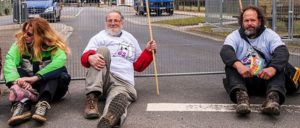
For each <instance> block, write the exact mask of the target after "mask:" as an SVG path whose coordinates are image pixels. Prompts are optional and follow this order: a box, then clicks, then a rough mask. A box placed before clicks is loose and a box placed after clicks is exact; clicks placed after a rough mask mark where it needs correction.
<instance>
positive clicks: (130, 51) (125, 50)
mask: <svg viewBox="0 0 300 128" xmlns="http://www.w3.org/2000/svg"><path fill="white" fill-rule="evenodd" d="M134 50H135V49H134V46H133V45H132V44H131V43H128V42H126V41H122V42H121V43H119V44H118V49H117V51H116V52H115V53H114V54H113V57H122V58H125V59H126V60H129V61H133V60H134Z"/></svg>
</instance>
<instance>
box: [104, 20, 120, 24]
mask: <svg viewBox="0 0 300 128" xmlns="http://www.w3.org/2000/svg"><path fill="white" fill-rule="evenodd" d="M106 22H108V23H112V22H115V23H120V22H121V20H119V19H108V20H106Z"/></svg>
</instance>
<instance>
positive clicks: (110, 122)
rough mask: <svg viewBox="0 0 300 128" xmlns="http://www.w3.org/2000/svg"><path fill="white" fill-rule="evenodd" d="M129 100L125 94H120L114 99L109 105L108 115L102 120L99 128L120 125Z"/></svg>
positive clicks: (110, 127)
mask: <svg viewBox="0 0 300 128" xmlns="http://www.w3.org/2000/svg"><path fill="white" fill-rule="evenodd" d="M127 100H128V99H127V97H126V95H124V94H118V95H117V96H116V97H114V99H113V100H112V101H111V103H110V104H109V107H108V111H107V114H106V115H105V116H103V117H102V118H101V119H100V121H99V123H98V126H97V128H112V127H114V126H116V125H118V122H120V118H121V116H122V115H123V114H124V113H125V109H126V108H127V106H128V104H127Z"/></svg>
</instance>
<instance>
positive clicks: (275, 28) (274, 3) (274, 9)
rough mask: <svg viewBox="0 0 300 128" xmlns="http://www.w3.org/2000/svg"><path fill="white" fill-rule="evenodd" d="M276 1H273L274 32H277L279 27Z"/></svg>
mask: <svg viewBox="0 0 300 128" xmlns="http://www.w3.org/2000/svg"><path fill="white" fill-rule="evenodd" d="M276 5H277V3H276V0H273V1H272V29H273V31H275V32H276V30H277V27H276V23H277V9H276Z"/></svg>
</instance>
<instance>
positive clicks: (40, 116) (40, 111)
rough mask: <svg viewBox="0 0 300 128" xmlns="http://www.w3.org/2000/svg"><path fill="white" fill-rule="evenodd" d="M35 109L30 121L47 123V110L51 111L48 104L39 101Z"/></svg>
mask: <svg viewBox="0 0 300 128" xmlns="http://www.w3.org/2000/svg"><path fill="white" fill-rule="evenodd" d="M35 107H36V110H35V113H34V114H33V116H32V119H34V120H36V121H38V122H40V123H44V122H45V121H47V118H46V114H47V110H48V109H51V106H50V104H49V103H48V102H47V101H39V102H38V103H37V104H36V106H35Z"/></svg>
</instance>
